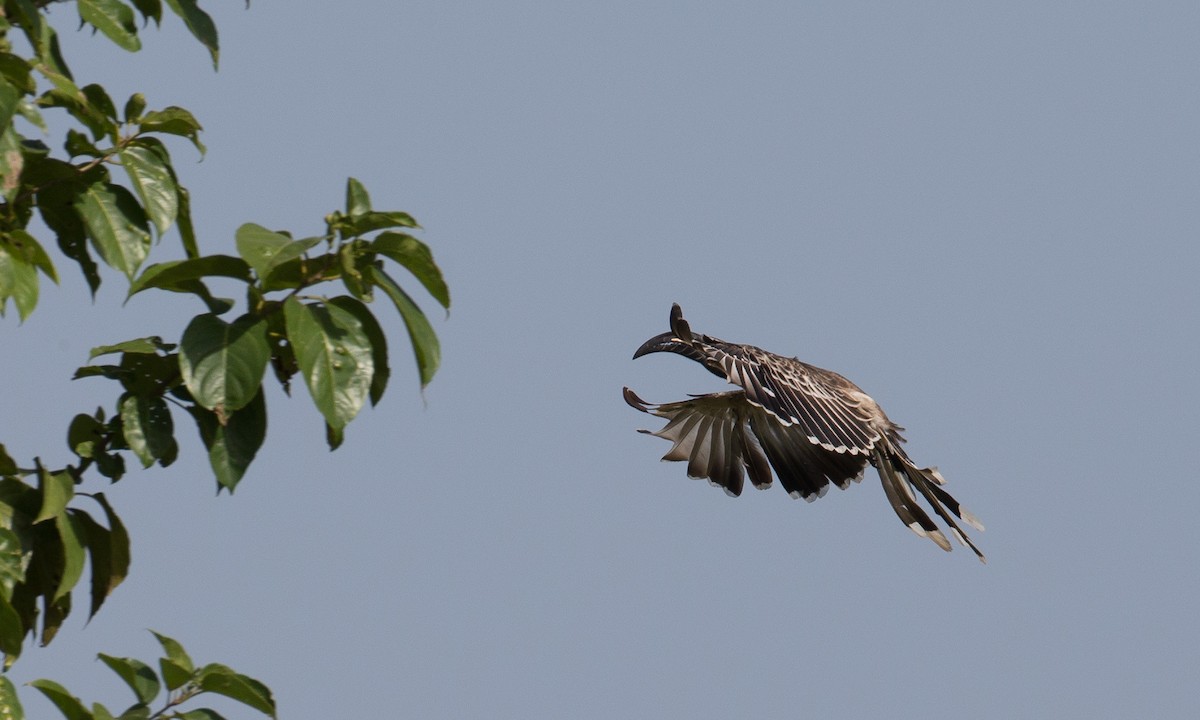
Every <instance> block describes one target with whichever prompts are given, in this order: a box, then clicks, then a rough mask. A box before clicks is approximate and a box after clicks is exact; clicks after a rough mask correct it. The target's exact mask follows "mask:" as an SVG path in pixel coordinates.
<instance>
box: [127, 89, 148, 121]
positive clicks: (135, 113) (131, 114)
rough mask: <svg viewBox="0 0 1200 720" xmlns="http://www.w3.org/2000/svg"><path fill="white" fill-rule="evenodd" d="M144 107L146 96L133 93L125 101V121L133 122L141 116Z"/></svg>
mask: <svg viewBox="0 0 1200 720" xmlns="http://www.w3.org/2000/svg"><path fill="white" fill-rule="evenodd" d="M145 109H146V96H145V95H143V94H141V93H134V94H132V95H130V96H129V99H128V100H126V101H125V122H127V123H135V122H137V121H138V120H140V119H141V118H142V112H143V111H144V110H145Z"/></svg>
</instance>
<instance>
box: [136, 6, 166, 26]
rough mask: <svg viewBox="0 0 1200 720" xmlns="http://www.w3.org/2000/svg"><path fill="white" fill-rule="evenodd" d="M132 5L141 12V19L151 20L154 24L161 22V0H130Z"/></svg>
mask: <svg viewBox="0 0 1200 720" xmlns="http://www.w3.org/2000/svg"><path fill="white" fill-rule="evenodd" d="M131 1H132V2H133V6H134V7H135V8H137V10H138V12H140V13H141V14H142V20H146V21H148V20H153V21H154V24H155V25H161V24H162V0H131Z"/></svg>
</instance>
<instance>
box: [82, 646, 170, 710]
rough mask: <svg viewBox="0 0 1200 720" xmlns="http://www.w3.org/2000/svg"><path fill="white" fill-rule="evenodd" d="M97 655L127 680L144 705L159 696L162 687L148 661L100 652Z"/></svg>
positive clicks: (126, 682)
mask: <svg viewBox="0 0 1200 720" xmlns="http://www.w3.org/2000/svg"><path fill="white" fill-rule="evenodd" d="M97 657H99V658H100V661H101V662H103V663H104V664H105V665H107V666H108V667H109V668H110V669H111V670H112V671H113V672H115V673H116V674H117V675H118V676H119V677H120V678H121V679H122V680H124V681H125V684H126V685H128V686H129V689H130V690H133V694H134V695H135V696H136V697H137V700H138V702H139V703H141V704H143V705H144V704H147V703H149V702H150V701H152V700H153V699H154V698H156V697H158V692H159V690H161V689H162V688H161V686H160V685H159V683H158V676H157V675H155V674H154V670H153V669H151V667H150V666H149V665H147V664H146V663H144V662H142V661H140V660H134V659H133V658H119V657H113V656H112V655H105V654H104V653H98V654H97Z"/></svg>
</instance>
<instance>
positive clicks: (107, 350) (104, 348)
mask: <svg viewBox="0 0 1200 720" xmlns="http://www.w3.org/2000/svg"><path fill="white" fill-rule="evenodd" d="M174 349H175V345H174V344H173V343H165V342H163V339H162V338H161V337H159V336H158V335H151V336H150V337H144V338H137V339H134V340H126V341H125V342H119V343H116V344H115V345H99V346H97V347H94V348H92V351H91V352H90V353H88V360H89V361H91V360H95V359H96V358H98V357H100V356H101V355H111V354H112V353H118V352H119V353H141V354H143V355H153V354H155V353H157V352H159V351H162V352H171V351H172V350H174Z"/></svg>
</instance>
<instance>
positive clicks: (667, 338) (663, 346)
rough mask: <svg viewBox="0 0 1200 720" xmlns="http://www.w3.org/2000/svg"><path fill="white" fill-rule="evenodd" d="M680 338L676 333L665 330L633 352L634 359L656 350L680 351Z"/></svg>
mask: <svg viewBox="0 0 1200 720" xmlns="http://www.w3.org/2000/svg"><path fill="white" fill-rule="evenodd" d="M678 344H679V338H678V337H677V336H676V335H675V333H669V332H665V333H663V334H661V335H655V336H654V337H652V338H650V339H649V340H647V341H646V342H644V343H642V346H641V347H640V348H638V349H637V351H636V352H634V353H633V359H634V360H637V359H638V358H640V357H641V356H643V355H649V354H650V353H656V352H679V350H678Z"/></svg>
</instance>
